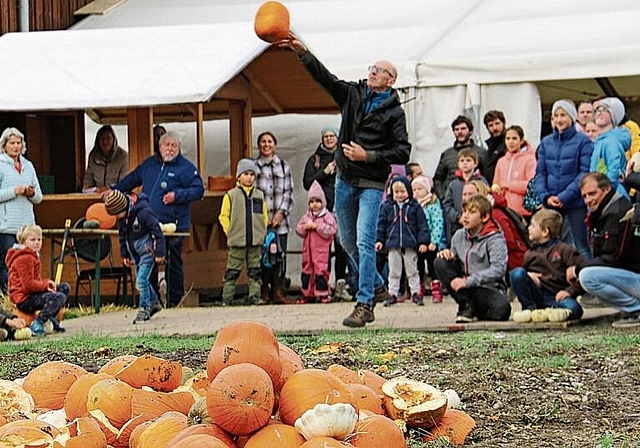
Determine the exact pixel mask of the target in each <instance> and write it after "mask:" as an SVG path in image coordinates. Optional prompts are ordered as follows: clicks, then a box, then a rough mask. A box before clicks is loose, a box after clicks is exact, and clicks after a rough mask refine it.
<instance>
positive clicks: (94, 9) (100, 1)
mask: <svg viewBox="0 0 640 448" xmlns="http://www.w3.org/2000/svg"><path fill="white" fill-rule="evenodd" d="M126 1H127V0H94V1H92V2H91V3H89V4H88V5H85V6H83V7H82V8H80V9H78V10H76V11H75V12H74V13H73V14H75V15H76V16H82V15H102V14H106V13H108V12H109V11H111V10H112V9H114V8H117V7H118V6H120V5H121V4H123V3H124V2H126Z"/></svg>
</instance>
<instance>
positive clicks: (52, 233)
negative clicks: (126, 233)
mask: <svg viewBox="0 0 640 448" xmlns="http://www.w3.org/2000/svg"><path fill="white" fill-rule="evenodd" d="M64 232H65V229H42V236H44V237H50V239H51V272H52V273H53V272H55V261H56V260H57V259H58V258H59V257H56V256H55V244H56V242H58V240H60V239H62V237H63V236H64ZM113 235H118V231H117V230H113V229H69V238H94V239H95V240H96V243H97V244H96V252H95V258H94V263H95V272H96V277H95V282H96V286H95V289H94V291H95V292H94V294H93V298H92V302H93V306H94V309H95V312H96V314H98V313H100V307H101V302H102V300H101V298H100V267H101V266H100V261H101V259H100V244H101V241H102V237H103V236H109V237H111V236H113ZM188 236H189V232H173V233H165V234H164V237H165V239H169V238H180V237H188ZM112 250H113V248H112ZM166 265H167V268H166V270H165V272H166V274H165V275H166V277H165V278H166V281H167V289H168V288H169V282H170V280H171V279H170V278H169V266H170V265H171V257H170V256H169V252H167V257H166ZM124 287H125V288H126V284H125V286H124ZM125 291H126V289H125ZM132 293H133V291H132ZM125 296H126V293H125ZM125 299H126V297H125Z"/></svg>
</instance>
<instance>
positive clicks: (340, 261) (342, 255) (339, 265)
mask: <svg viewBox="0 0 640 448" xmlns="http://www.w3.org/2000/svg"><path fill="white" fill-rule="evenodd" d="M333 247H334V249H335V250H334V252H335V261H334V271H335V272H334V274H335V276H336V281H338V280H340V279H346V278H347V253H346V252H345V251H344V247H342V244H340V239H339V238H334V239H333Z"/></svg>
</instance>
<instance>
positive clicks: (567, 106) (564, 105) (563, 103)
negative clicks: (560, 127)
mask: <svg viewBox="0 0 640 448" xmlns="http://www.w3.org/2000/svg"><path fill="white" fill-rule="evenodd" d="M558 109H562V110H563V111H565V112H566V113H567V115H569V116H570V117H571V121H573V122H574V123H575V122H576V120H577V119H578V111H577V110H576V105H575V104H574V103H573V101H571V100H558V101H556V102H555V103H553V107H552V108H551V115H553V114H555V113H556V110H558Z"/></svg>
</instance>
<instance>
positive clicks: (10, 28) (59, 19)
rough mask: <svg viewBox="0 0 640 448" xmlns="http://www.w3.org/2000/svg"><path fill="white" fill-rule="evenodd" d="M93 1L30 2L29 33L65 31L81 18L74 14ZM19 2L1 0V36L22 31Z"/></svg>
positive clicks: (48, 0) (55, 0)
mask: <svg viewBox="0 0 640 448" xmlns="http://www.w3.org/2000/svg"><path fill="white" fill-rule="evenodd" d="M91 1H92V0H29V31H49V30H64V29H67V28H69V27H70V26H71V25H73V24H74V23H76V22H77V21H78V20H79V19H80V18H81V17H76V16H74V15H73V12H74V11H76V10H78V9H80V8H82V7H83V6H84V5H86V4H88V3H91ZM19 3H20V1H19V0H0V35H2V34H5V33H10V32H15V31H20V11H19V10H18V5H19Z"/></svg>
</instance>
